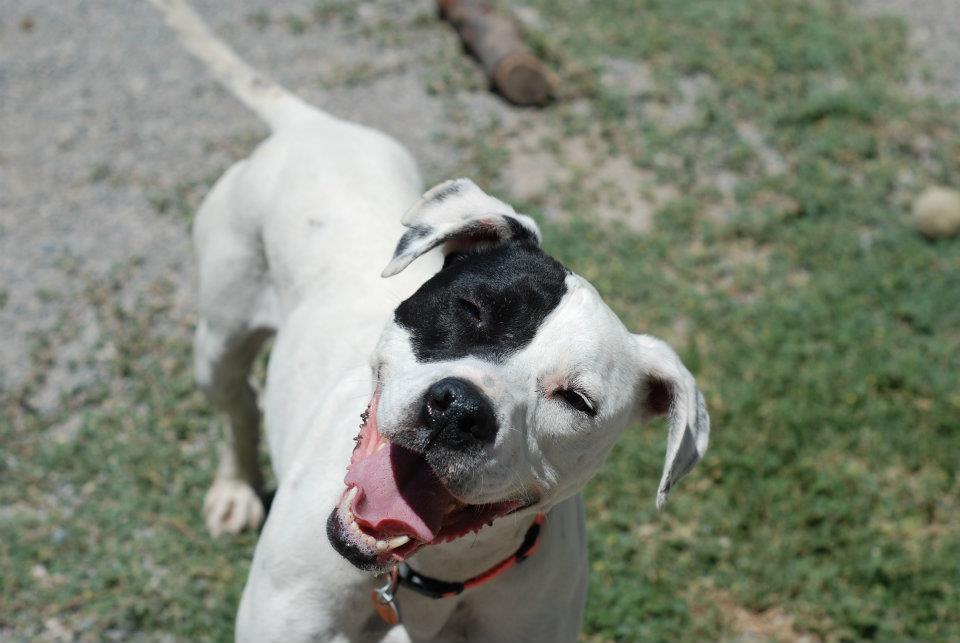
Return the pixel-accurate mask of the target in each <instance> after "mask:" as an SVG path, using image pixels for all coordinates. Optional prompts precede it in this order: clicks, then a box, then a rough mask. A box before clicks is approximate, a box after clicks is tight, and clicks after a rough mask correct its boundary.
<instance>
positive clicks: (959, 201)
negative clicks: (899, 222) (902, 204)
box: [913, 187, 960, 239]
mask: <svg viewBox="0 0 960 643" xmlns="http://www.w3.org/2000/svg"><path fill="white" fill-rule="evenodd" d="M913 223H914V226H916V228H917V231H919V232H920V234H922V235H923V236H925V237H927V238H928V239H943V238H947V237H955V236H957V234H960V191H957V190H953V189H951V188H944V187H930V188H927V189H926V190H924V191H923V192H922V193H921V194H920V196H919V197H917V199H916V201H914V202H913Z"/></svg>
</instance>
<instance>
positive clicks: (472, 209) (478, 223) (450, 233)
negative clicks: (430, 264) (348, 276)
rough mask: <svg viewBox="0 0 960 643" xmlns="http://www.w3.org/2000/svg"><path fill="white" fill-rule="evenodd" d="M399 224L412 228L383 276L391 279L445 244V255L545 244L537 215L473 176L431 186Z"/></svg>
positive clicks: (398, 246)
mask: <svg viewBox="0 0 960 643" xmlns="http://www.w3.org/2000/svg"><path fill="white" fill-rule="evenodd" d="M400 222H401V223H403V225H405V226H406V227H408V228H410V229H409V230H407V232H405V233H404V235H403V236H402V237H401V238H400V242H399V243H398V244H397V249H396V250H395V251H394V253H393V259H392V260H391V261H390V263H389V264H388V265H387V267H386V268H384V269H383V273H382V276H384V277H392V276H393V275H395V274H397V273H398V272H400V271H401V270H403V269H404V268H406V267H407V266H409V265H410V263H411V262H412V261H413V260H414V259H416V258H417V257H419V256H420V255H422V254H423V253H425V252H427V251H429V250H432V249H433V248H436V247H437V246H439V245H440V244H444V253H445V254H446V253H450V252H455V251H462V250H467V249H470V248H475V247H477V246H480V245H488V246H489V245H499V244H501V243H507V242H509V241H529V242H531V243H537V244H539V243H540V230H539V228H537V224H536V223H534V221H533V219H531V218H530V217H528V216H525V215H523V214H517V213H516V212H515V211H514V209H513V208H512V207H510V206H509V205H507V204H506V203H504V202H503V201H501V200H499V199H495V198H493V197H492V196H490V195H489V194H487V193H486V192H484V191H483V190H481V189H480V188H478V187H477V185H476V184H475V183H474V182H473V181H471V180H470V179H454V180H452V181H446V182H444V183H441V184H440V185H438V186H436V187H435V188H432V189H430V190H429V191H428V192H427V193H426V194H424V195H423V197H421V199H420V200H419V201H417V202H416V203H415V204H414V205H413V207H412V208H410V209H409V210H407V212H406V214H404V215H403V218H402V219H401V220H400Z"/></svg>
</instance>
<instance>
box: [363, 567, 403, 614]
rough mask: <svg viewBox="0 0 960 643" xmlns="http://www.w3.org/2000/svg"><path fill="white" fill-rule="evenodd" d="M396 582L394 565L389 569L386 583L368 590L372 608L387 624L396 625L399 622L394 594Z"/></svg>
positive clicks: (398, 611) (398, 612)
mask: <svg viewBox="0 0 960 643" xmlns="http://www.w3.org/2000/svg"><path fill="white" fill-rule="evenodd" d="M397 584H398V582H397V568H396V567H394V568H393V569H392V570H390V575H389V576H388V577H387V583H386V584H385V585H384V586H383V587H378V588H377V589H375V590H373V591H372V592H370V601H371V602H372V603H373V609H375V610H376V611H377V614H379V615H380V618H382V619H383V621H384V622H385V623H387V624H388V625H396V624H398V623H399V622H400V608H399V606H398V605H397V596H396V591H397Z"/></svg>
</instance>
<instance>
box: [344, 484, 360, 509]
mask: <svg viewBox="0 0 960 643" xmlns="http://www.w3.org/2000/svg"><path fill="white" fill-rule="evenodd" d="M359 490H360V488H359V487H350V491H348V492H347V498H346V502H347V509H349V508H350V505H352V504H353V499H354V498H356V497H357V491H359Z"/></svg>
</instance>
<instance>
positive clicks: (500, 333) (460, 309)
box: [328, 179, 709, 569]
mask: <svg viewBox="0 0 960 643" xmlns="http://www.w3.org/2000/svg"><path fill="white" fill-rule="evenodd" d="M404 223H405V224H406V225H407V226H408V227H409V228H410V230H409V231H408V232H407V233H406V234H405V235H404V236H403V238H402V239H401V240H400V243H399V245H398V246H397V251H396V253H395V255H394V258H393V261H391V263H390V265H388V266H387V268H386V270H384V276H390V275H393V274H396V273H397V272H399V271H400V270H402V269H403V268H405V267H406V266H407V265H408V264H409V263H410V262H412V261H413V260H414V259H416V257H418V256H420V255H421V254H423V253H424V252H427V251H428V250H430V249H431V248H434V247H436V246H438V245H441V244H442V245H443V246H444V251H445V255H446V258H445V262H444V266H443V268H442V269H441V270H440V272H438V273H437V274H436V275H434V276H433V277H432V278H431V279H430V280H428V281H427V282H426V283H425V284H424V285H423V286H422V287H421V288H420V289H419V290H418V291H417V292H416V293H414V295H413V296H411V297H410V298H409V299H407V300H406V301H404V302H402V303H401V304H400V305H399V306H398V307H397V309H396V311H395V314H394V318H393V319H392V320H391V321H390V322H389V323H388V324H387V327H386V329H385V330H384V333H383V335H382V336H381V339H380V342H379V344H378V346H377V350H376V352H375V354H374V357H373V369H374V375H375V378H376V383H375V385H376V390H375V392H374V395H373V399H372V400H371V402H370V405H369V407H368V409H367V411H366V413H365V414H364V416H363V417H364V420H363V426H362V427H361V431H360V435H359V436H358V439H357V448H356V450H355V451H354V454H353V457H352V460H351V462H350V463H349V469H348V473H347V476H346V479H345V483H346V488H345V490H344V494H343V496H342V497H341V501H340V503H339V506H338V507H337V509H335V510H334V512H333V513H332V514H331V516H330V521H329V523H328V527H329V530H328V531H329V535H330V539H331V542H332V543H333V544H334V546H335V547H336V548H337V549H338V551H340V552H341V553H342V554H343V555H344V556H346V557H347V558H348V559H349V560H351V561H352V562H353V563H354V564H356V565H357V566H359V567H362V568H365V569H379V568H383V567H385V566H387V565H389V564H391V563H393V562H396V561H397V560H402V559H403V558H405V557H407V556H409V555H411V554H412V553H413V552H415V551H416V550H417V549H419V548H420V547H422V546H424V545H427V544H431V543H438V542H446V541H449V540H453V539H455V538H458V537H460V536H462V535H464V534H467V533H471V532H474V531H477V530H479V529H481V528H482V527H483V526H484V525H486V524H488V523H489V522H491V521H493V520H495V519H496V518H499V517H500V516H503V515H506V514H509V513H514V512H518V511H531V512H532V511H546V510H548V509H549V508H550V507H552V506H553V505H555V504H557V503H558V502H560V501H562V500H564V499H566V498H569V497H570V496H571V495H573V494H575V493H577V492H579V491H580V490H581V489H582V488H583V486H584V485H585V484H586V483H587V481H588V480H589V479H590V478H591V477H592V476H593V475H594V474H595V473H596V471H597V469H598V468H599V467H600V465H601V464H602V463H603V461H604V459H605V458H606V456H607V453H608V452H609V450H610V448H611V447H612V445H613V443H614V442H615V441H616V439H617V437H618V436H619V434H620V432H621V431H622V430H623V429H624V427H625V426H627V425H628V424H629V423H630V422H632V421H634V420H639V421H645V420H647V419H649V418H652V417H656V416H659V415H664V414H666V415H668V417H669V423H670V430H669V435H668V440H667V457H666V463H665V465H664V471H663V475H662V478H661V482H660V488H659V491H658V494H657V504H658V506H660V505H662V504H663V502H664V501H665V500H666V496H667V493H668V491H669V490H670V487H671V486H672V485H673V484H674V483H675V482H676V480H678V479H679V478H680V477H681V476H683V475H684V474H685V473H686V472H687V471H689V470H690V468H691V467H692V466H693V465H694V464H695V463H696V462H697V460H699V459H700V457H702V455H703V452H704V451H705V450H706V447H707V439H708V434H709V418H708V416H707V412H706V408H705V406H704V403H703V398H702V396H701V395H700V393H699V392H698V391H697V389H696V385H695V383H694V381H693V377H692V376H691V375H690V373H689V372H688V371H687V369H686V368H685V367H684V366H683V364H682V363H681V362H680V360H679V359H678V358H677V356H676V354H675V353H674V352H673V351H672V350H671V349H670V348H669V347H668V346H667V345H666V344H664V343H663V342H661V341H660V340H658V339H655V338H653V337H650V336H647V335H634V334H631V333H630V332H629V331H627V329H626V328H625V327H624V326H623V324H622V323H621V322H620V320H619V319H618V318H617V317H616V315H615V314H614V313H613V312H612V311H611V310H610V309H609V308H608V307H607V305H606V304H605V303H604V302H603V300H602V299H601V298H600V296H599V295H598V294H597V292H596V290H595V289H594V288H593V287H592V286H591V285H590V284H589V283H588V282H587V281H586V280H584V279H583V278H582V277H580V276H578V275H576V274H574V273H572V272H570V271H568V270H567V269H565V268H564V267H563V266H561V265H560V264H559V263H557V262H556V261H555V260H554V259H552V258H551V257H549V256H548V255H546V254H545V253H544V252H543V251H542V250H541V249H540V246H539V231H538V230H537V227H536V224H534V223H533V221H532V220H531V219H529V218H528V217H525V216H523V215H519V214H517V213H515V212H514V211H513V209H512V208H510V207H509V206H508V205H506V204H504V203H502V202H501V201H499V200H497V199H494V198H492V197H490V196H488V195H487V194H485V193H483V192H482V191H481V190H480V189H479V188H477V186H476V185H474V184H473V183H472V182H470V181H467V180H464V179H459V180H457V181H450V182H447V183H444V184H442V185H440V186H437V187H436V188H434V189H432V190H430V191H429V192H427V194H425V195H424V197H423V198H422V199H421V200H420V201H419V202H418V203H417V204H416V205H415V206H414V207H413V208H412V209H411V210H410V211H409V212H408V213H407V215H406V216H405V217H404Z"/></svg>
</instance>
